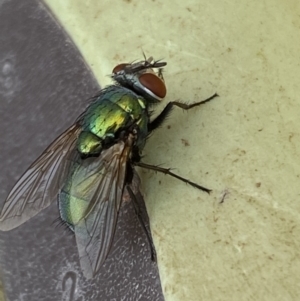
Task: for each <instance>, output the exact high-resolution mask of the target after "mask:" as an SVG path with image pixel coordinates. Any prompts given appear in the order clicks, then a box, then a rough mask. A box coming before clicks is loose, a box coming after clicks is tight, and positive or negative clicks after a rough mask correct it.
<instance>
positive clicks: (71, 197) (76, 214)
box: [58, 162, 101, 230]
mask: <svg viewBox="0 0 300 301" xmlns="http://www.w3.org/2000/svg"><path fill="white" fill-rule="evenodd" d="M88 171H89V167H88V164H85V165H84V163H82V162H80V163H77V162H76V163H74V165H73V166H72V169H71V170H70V173H69V175H68V177H67V179H66V182H65V185H64V186H63V187H62V189H61V191H60V193H59V198H58V205H59V211H60V216H61V219H62V220H63V221H64V222H65V223H66V224H67V225H68V226H69V227H70V228H71V229H72V230H74V225H76V224H78V222H79V221H80V220H81V219H82V218H83V217H85V216H86V215H87V212H88V210H89V206H90V200H91V196H93V195H94V194H95V193H96V189H97V186H96V185H95V181H96V179H97V178H99V176H101V175H100V174H99V173H97V172H95V173H93V174H92V175H89V177H88V179H86V173H87V172H88Z"/></svg>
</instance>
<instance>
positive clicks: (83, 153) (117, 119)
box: [0, 57, 217, 278]
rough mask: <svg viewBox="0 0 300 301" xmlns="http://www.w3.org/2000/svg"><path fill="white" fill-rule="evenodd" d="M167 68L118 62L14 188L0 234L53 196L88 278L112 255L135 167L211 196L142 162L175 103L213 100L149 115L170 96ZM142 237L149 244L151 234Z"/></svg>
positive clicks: (151, 62)
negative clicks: (152, 136) (151, 137)
mask: <svg viewBox="0 0 300 301" xmlns="http://www.w3.org/2000/svg"><path fill="white" fill-rule="evenodd" d="M166 64H167V63H166V62H162V61H154V60H153V58H152V57H150V58H149V59H146V58H145V59H144V60H142V61H140V62H136V63H131V64H119V65H117V66H116V67H115V68H114V69H113V72H112V75H111V77H112V79H113V80H114V82H115V83H114V84H113V85H111V86H108V87H106V88H105V89H103V90H101V91H100V92H99V93H98V94H97V95H96V96H95V97H93V98H92V101H91V103H90V104H89V106H88V107H87V109H86V110H85V112H84V113H83V114H81V115H80V116H79V118H78V119H77V120H76V122H75V123H74V124H73V125H72V126H71V127H70V128H69V129H67V130H66V131H65V132H64V133H62V134H61V135H60V136H59V137H58V138H57V139H56V140H55V141H54V142H53V143H52V144H51V145H50V146H49V147H48V148H47V149H46V150H45V151H44V152H43V153H42V155H41V156H40V157H39V158H38V159H37V160H36V161H35V162H34V163H33V164H32V165H31V166H30V167H29V168H28V170H27V171H26V172H25V173H24V174H23V176H22V177H21V178H20V179H19V181H18V182H17V184H16V185H15V186H14V187H13V189H12V191H11V192H10V194H9V195H8V197H7V199H6V201H5V203H4V206H3V209H2V212H1V216H0V230H2V231H7V230H10V229H13V228H15V227H18V226H19V225H21V224H22V223H24V222H26V221H27V220H29V219H30V218H32V217H34V216H35V215H36V214H38V213H39V212H40V211H41V210H43V209H45V208H46V207H48V206H49V205H50V204H51V203H52V202H54V201H55V200H57V199H58V208H59V214H60V218H61V219H62V221H63V222H64V223H65V224H66V225H67V226H68V227H69V228H70V229H71V230H72V231H73V232H74V234H75V238H76V243H77V248H78V253H79V258H80V265H81V268H82V271H83V273H84V275H85V277H86V278H92V277H94V276H95V274H96V273H97V272H98V270H99V268H100V267H101V265H102V264H103V262H104V261H105V259H106V257H107V255H108V253H109V251H110V247H111V245H112V242H113V238H114V233H115V228H116V224H117V220H118V212H119V208H120V205H121V202H122V197H123V198H124V193H127V195H129V196H130V198H131V199H132V200H133V201H134V198H135V194H134V192H133V189H132V188H131V187H132V184H134V183H133V182H132V181H135V180H134V179H135V177H134V174H135V171H134V168H135V166H140V167H142V168H147V169H152V170H155V171H158V172H163V173H165V174H168V175H170V176H173V177H175V178H177V179H179V180H181V181H184V182H185V183H188V184H190V185H192V186H194V187H196V188H198V189H201V190H203V191H205V192H208V193H209V192H210V190H209V189H207V188H205V187H203V186H200V185H198V184H196V183H193V182H191V181H189V180H187V179H184V178H182V177H180V176H178V175H176V174H174V173H172V172H171V171H170V170H169V169H165V168H162V167H159V166H153V165H149V164H146V163H144V162H142V161H141V151H142V150H143V148H144V145H145V142H146V140H147V137H148V136H149V135H150V134H151V133H152V132H153V131H154V130H155V129H156V128H158V127H159V126H161V124H162V123H163V121H164V120H165V118H166V117H167V116H168V114H169V113H170V112H171V110H172V108H173V107H174V106H177V107H180V108H182V109H184V110H188V109H191V108H193V107H195V106H199V105H201V104H203V103H205V102H208V101H210V100H211V99H213V98H214V97H216V96H217V94H214V95H213V96H211V97H210V98H208V99H206V100H204V101H201V102H196V103H193V104H191V105H187V104H184V103H182V102H179V101H173V102H169V103H168V104H167V105H166V107H165V108H164V109H163V110H162V112H161V113H160V114H159V115H158V116H157V117H156V118H151V109H152V107H153V105H154V104H156V103H158V102H160V101H161V100H163V99H164V98H165V96H166V93H167V89H166V86H165V82H164V78H163V74H162V73H163V72H162V71H163V69H162V68H163V67H164V66H166ZM57 195H58V197H57ZM136 211H137V214H138V210H136ZM140 221H141V224H142V226H143V228H144V229H145V225H144V224H143V220H142V219H141V218H140ZM146 234H147V233H146ZM147 237H148V239H149V240H150V241H149V242H150V244H151V246H152V241H151V238H150V237H151V235H147ZM152 249H153V248H152ZM152 252H153V253H152V255H153V254H154V250H152ZM152 257H154V256H152Z"/></svg>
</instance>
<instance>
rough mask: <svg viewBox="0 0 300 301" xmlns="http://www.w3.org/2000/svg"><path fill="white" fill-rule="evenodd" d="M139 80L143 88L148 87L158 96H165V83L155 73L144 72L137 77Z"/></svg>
mask: <svg viewBox="0 0 300 301" xmlns="http://www.w3.org/2000/svg"><path fill="white" fill-rule="evenodd" d="M139 80H140V83H141V84H142V85H143V86H144V87H145V88H147V89H149V90H150V91H151V92H152V93H153V94H154V95H156V96H158V97H159V98H164V97H165V96H166V94H167V89H166V85H165V83H164V82H163V81H162V80H161V79H160V78H159V77H158V76H157V75H155V74H152V73H144V74H142V75H141V76H140V77H139Z"/></svg>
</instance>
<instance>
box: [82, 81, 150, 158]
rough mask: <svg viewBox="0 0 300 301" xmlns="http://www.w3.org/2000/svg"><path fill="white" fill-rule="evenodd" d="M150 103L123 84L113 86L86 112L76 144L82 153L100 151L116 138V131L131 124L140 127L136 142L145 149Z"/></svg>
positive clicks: (103, 91) (97, 152) (91, 153)
mask: <svg viewBox="0 0 300 301" xmlns="http://www.w3.org/2000/svg"><path fill="white" fill-rule="evenodd" d="M148 118H149V116H148V111H147V103H146V101H145V99H144V98H142V97H141V96H138V95H137V94H135V93H134V92H132V91H131V90H129V89H127V88H125V87H121V86H110V87H108V88H106V89H104V90H102V91H101V92H100V94H99V96H98V97H97V98H96V99H95V100H94V102H93V103H92V104H91V105H90V106H89V107H88V109H87V110H86V112H85V113H84V115H83V117H82V120H81V126H82V132H81V134H80V135H79V137H78V143H77V148H78V150H79V152H80V153H81V154H84V155H94V154H99V153H100V152H101V150H102V148H103V146H104V144H108V143H109V142H113V141H114V139H115V138H116V133H118V132H119V131H120V130H122V129H127V128H128V127H130V126H131V125H132V124H137V125H138V127H139V140H138V141H137V146H138V147H139V148H140V149H142V148H143V146H144V142H145V138H146V136H147V123H148Z"/></svg>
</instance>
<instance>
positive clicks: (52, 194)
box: [0, 124, 79, 231]
mask: <svg viewBox="0 0 300 301" xmlns="http://www.w3.org/2000/svg"><path fill="white" fill-rule="evenodd" d="M78 132H79V126H78V125H77V124H74V125H73V126H71V127H70V128H69V129H68V130H66V131H65V132H64V133H63V134H62V135H60V136H59V137H58V138H57V139H56V140H55V141H54V142H53V143H52V144H51V145H50V146H49V147H48V148H47V149H46V150H45V151H44V152H43V154H42V155H41V156H40V157H39V158H38V159H37V160H36V161H35V162H34V163H33V164H32V165H31V166H30V167H29V168H28V169H27V171H26V172H25V173H24V174H23V176H22V177H21V178H20V179H19V181H18V182H17V183H16V185H15V186H14V187H13V189H12V190H11V192H10V194H9V195H8V197H7V199H6V200H5V203H4V206H3V209H2V212H1V216H0V230H2V231H7V230H11V229H13V228H16V227H18V226H19V225H21V224H22V223H24V222H26V221H27V220H29V219H30V218H31V217H33V216H35V215H36V214H37V213H39V212H40V211H41V210H43V209H44V208H46V207H48V206H49V205H50V204H51V202H52V201H53V200H55V199H56V196H57V194H58V192H59V189H60V186H61V184H62V183H61V182H62V181H61V180H62V178H63V177H64V175H65V173H66V170H67V169H68V164H69V162H68V160H67V159H68V158H69V155H70V153H71V152H72V150H74V147H75V142H76V139H77V136H78Z"/></svg>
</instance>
